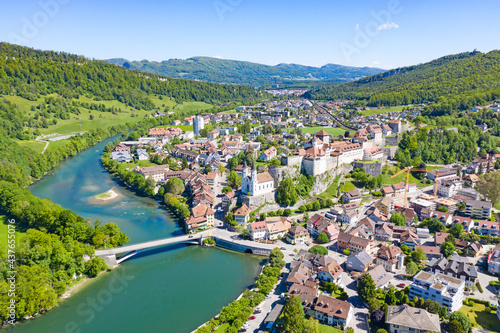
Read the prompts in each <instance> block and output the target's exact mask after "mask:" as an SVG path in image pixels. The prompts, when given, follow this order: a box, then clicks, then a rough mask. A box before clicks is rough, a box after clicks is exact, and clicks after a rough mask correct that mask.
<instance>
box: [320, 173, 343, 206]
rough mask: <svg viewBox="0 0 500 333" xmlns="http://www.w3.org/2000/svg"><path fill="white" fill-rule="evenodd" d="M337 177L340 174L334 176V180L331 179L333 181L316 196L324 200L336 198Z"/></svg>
mask: <svg viewBox="0 0 500 333" xmlns="http://www.w3.org/2000/svg"><path fill="white" fill-rule="evenodd" d="M339 178H340V176H337V177H335V180H334V181H333V183H331V184H330V186H328V188H327V189H326V191H325V192H323V193H321V194H320V195H319V196H318V198H320V199H324V200H326V199H333V198H336V197H337V187H338V183H339Z"/></svg>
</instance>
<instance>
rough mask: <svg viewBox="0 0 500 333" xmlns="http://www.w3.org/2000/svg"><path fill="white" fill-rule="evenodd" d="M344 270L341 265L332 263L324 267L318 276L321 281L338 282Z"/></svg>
mask: <svg viewBox="0 0 500 333" xmlns="http://www.w3.org/2000/svg"><path fill="white" fill-rule="evenodd" d="M343 271H344V270H343V269H342V267H340V265H339V263H338V262H336V261H333V262H331V263H330V264H328V265H326V266H324V267H322V268H321V269H320V270H319V271H318V272H317V273H316V276H317V277H318V279H319V280H320V281H327V282H337V281H338V279H339V278H340V273H342V272H343Z"/></svg>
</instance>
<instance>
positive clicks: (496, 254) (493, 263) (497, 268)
mask: <svg viewBox="0 0 500 333" xmlns="http://www.w3.org/2000/svg"><path fill="white" fill-rule="evenodd" d="M488 273H490V274H500V244H497V245H496V246H495V248H494V249H493V250H492V251H491V252H490V253H489V254H488Z"/></svg>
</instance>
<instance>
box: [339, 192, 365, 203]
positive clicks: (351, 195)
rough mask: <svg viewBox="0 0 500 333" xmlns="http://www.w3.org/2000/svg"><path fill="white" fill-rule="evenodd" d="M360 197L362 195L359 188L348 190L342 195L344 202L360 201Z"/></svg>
mask: <svg viewBox="0 0 500 333" xmlns="http://www.w3.org/2000/svg"><path fill="white" fill-rule="evenodd" d="M362 198H363V197H362V196H361V192H359V190H352V191H349V192H345V193H344V194H343V195H342V199H344V203H350V202H361V199H362Z"/></svg>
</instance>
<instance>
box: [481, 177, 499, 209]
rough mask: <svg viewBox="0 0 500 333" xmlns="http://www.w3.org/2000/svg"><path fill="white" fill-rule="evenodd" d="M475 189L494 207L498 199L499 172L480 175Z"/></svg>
mask: <svg viewBox="0 0 500 333" xmlns="http://www.w3.org/2000/svg"><path fill="white" fill-rule="evenodd" d="M476 189H477V190H478V192H479V193H481V195H482V196H484V197H485V198H488V199H489V200H490V201H491V203H492V204H493V205H495V204H496V203H497V202H498V199H499V198H500V172H498V171H497V172H490V173H486V174H484V175H480V176H479V182H478V183H477V184H476Z"/></svg>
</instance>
